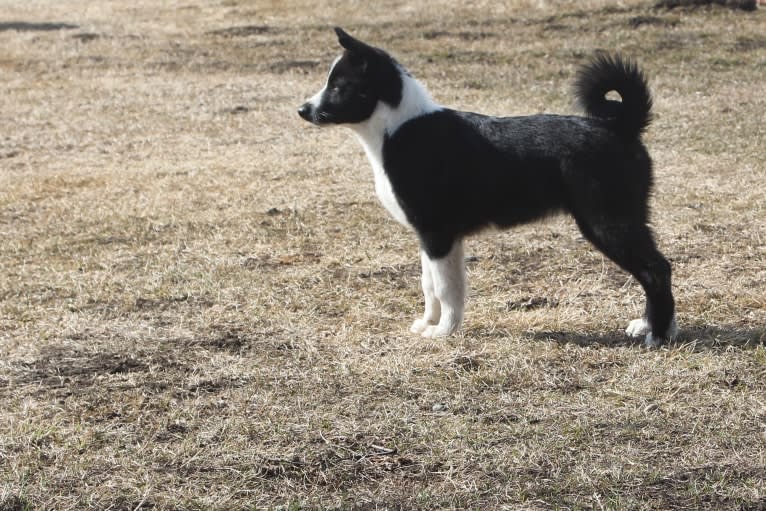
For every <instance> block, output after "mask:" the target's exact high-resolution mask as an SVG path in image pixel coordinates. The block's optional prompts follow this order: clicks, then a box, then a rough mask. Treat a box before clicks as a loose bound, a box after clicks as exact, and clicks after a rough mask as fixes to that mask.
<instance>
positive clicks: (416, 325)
mask: <svg viewBox="0 0 766 511" xmlns="http://www.w3.org/2000/svg"><path fill="white" fill-rule="evenodd" d="M429 326H435V325H433V324H432V323H430V322H429V321H428V320H426V319H423V318H420V319H416V320H415V321H414V322H413V323H412V326H411V327H410V332H412V333H413V334H422V333H423V332H425V330H426V328H428V327H429Z"/></svg>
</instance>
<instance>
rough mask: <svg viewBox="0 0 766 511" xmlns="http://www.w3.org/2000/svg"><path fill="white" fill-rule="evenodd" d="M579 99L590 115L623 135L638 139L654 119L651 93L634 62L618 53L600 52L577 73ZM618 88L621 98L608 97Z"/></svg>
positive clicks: (627, 137) (576, 93)
mask: <svg viewBox="0 0 766 511" xmlns="http://www.w3.org/2000/svg"><path fill="white" fill-rule="evenodd" d="M574 89H575V96H576V98H577V102H578V103H579V104H580V106H581V107H582V108H583V109H584V110H585V112H586V113H587V114H588V115H589V116H591V117H597V118H599V119H603V120H605V121H607V122H608V123H609V124H610V127H611V128H612V129H613V130H614V131H615V132H617V133H618V134H619V135H620V136H622V137H623V138H626V139H635V138H638V137H639V136H641V133H643V132H644V130H646V128H647V127H648V126H649V123H650V122H651V121H652V95H651V93H650V92H649V86H648V85H647V83H646V76H645V75H644V73H643V72H642V71H641V70H640V69H639V68H638V65H636V63H635V62H632V61H631V60H627V59H623V58H622V57H620V56H619V55H607V54H599V55H597V56H596V57H595V58H594V59H593V60H592V61H591V62H590V63H589V64H586V65H585V66H583V67H582V68H581V69H580V71H579V72H578V73H577V79H576V81H575V87H574ZM609 91H617V93H618V94H619V95H620V97H621V98H622V101H614V100H610V99H607V98H606V93H607V92H609Z"/></svg>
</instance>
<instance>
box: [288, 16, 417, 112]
mask: <svg viewBox="0 0 766 511" xmlns="http://www.w3.org/2000/svg"><path fill="white" fill-rule="evenodd" d="M335 33H336V34H338V42H339V43H340V45H341V46H342V47H343V48H344V49H345V51H344V52H343V54H342V55H341V56H340V57H338V59H336V60H335V63H334V64H333V65H332V67H331V68H330V73H329V75H328V77H327V84H326V85H325V86H324V88H323V89H322V90H320V91H319V92H318V93H316V94H315V95H314V97H312V98H311V99H309V100H308V101H307V102H306V103H304V104H303V105H302V106H301V107H300V108H299V109H298V114H299V115H300V116H301V117H302V118H304V119H305V120H307V121H309V122H311V123H313V124H316V125H318V126H324V125H329V124H356V123H360V122H364V121H365V120H367V119H369V118H370V117H371V116H372V114H373V112H374V111H375V109H376V108H377V106H378V103H379V102H383V103H385V104H387V105H388V106H389V107H391V108H396V107H397V106H398V105H399V102H400V101H401V98H402V73H403V71H402V68H401V67H400V66H399V64H398V63H397V62H396V61H395V60H394V59H393V58H392V57H391V56H390V55H388V54H387V53H386V52H385V51H383V50H381V49H379V48H375V47H373V46H369V45H367V44H365V43H363V42H362V41H359V40H358V39H355V38H353V37H351V36H350V35H348V34H347V33H346V32H345V31H343V29H341V28H336V29H335Z"/></svg>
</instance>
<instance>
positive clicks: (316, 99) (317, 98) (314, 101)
mask: <svg viewBox="0 0 766 511" xmlns="http://www.w3.org/2000/svg"><path fill="white" fill-rule="evenodd" d="M339 60H340V57H338V58H336V59H335V61H334V62H333V63H332V66H330V71H329V72H328V73H327V80H325V83H324V87H322V89H321V90H320V91H319V92H317V93H316V94H314V95H313V96H311V98H310V99H309V100H308V101H307V103H310V104H311V106H313V107H314V108H319V105H320V103H322V96H323V95H324V93H325V91H326V90H327V85H329V83H330V75H331V74H332V70H333V69H335V66H336V65H337V64H338V61H339Z"/></svg>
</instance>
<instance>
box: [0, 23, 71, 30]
mask: <svg viewBox="0 0 766 511" xmlns="http://www.w3.org/2000/svg"><path fill="white" fill-rule="evenodd" d="M75 28H80V27H79V26H78V25H72V24H71V23H45V22H43V23H29V22H26V21H0V32H5V31H9V30H16V31H18V32H50V31H53V30H72V29H75Z"/></svg>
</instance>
